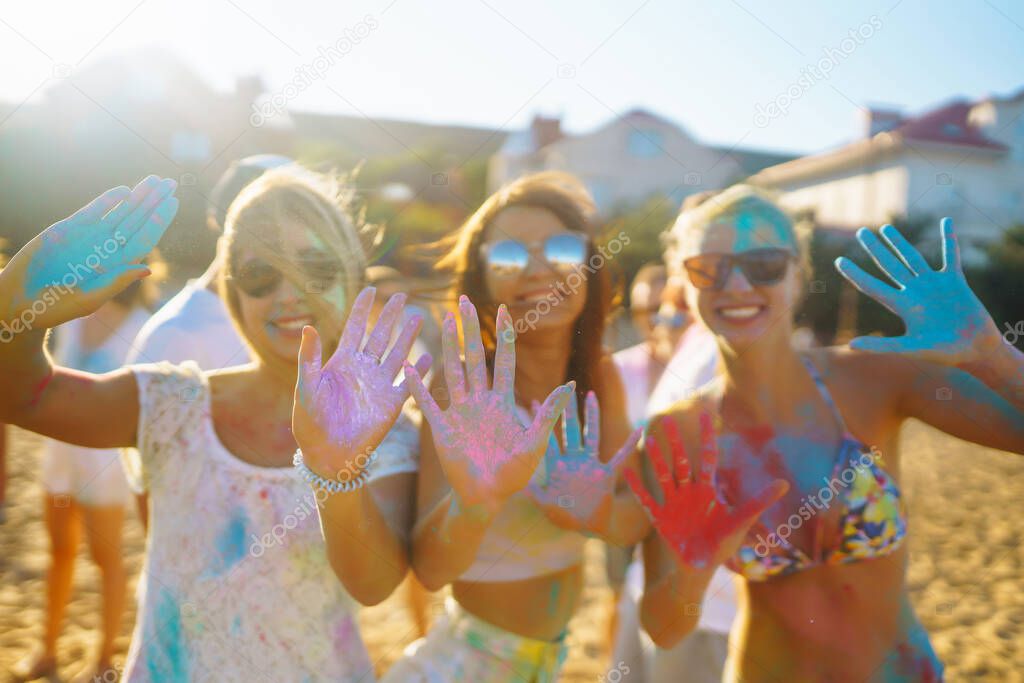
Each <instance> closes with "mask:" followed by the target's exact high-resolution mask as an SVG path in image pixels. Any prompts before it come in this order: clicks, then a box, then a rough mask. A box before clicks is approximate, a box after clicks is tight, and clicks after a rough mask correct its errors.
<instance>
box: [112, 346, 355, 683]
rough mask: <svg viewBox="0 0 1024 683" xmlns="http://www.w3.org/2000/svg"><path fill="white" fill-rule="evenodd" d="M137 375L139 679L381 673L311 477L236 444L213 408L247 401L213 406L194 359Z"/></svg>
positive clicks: (133, 655)
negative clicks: (332, 554)
mask: <svg viewBox="0 0 1024 683" xmlns="http://www.w3.org/2000/svg"><path fill="white" fill-rule="evenodd" d="M154 368H155V369H156V371H154ZM183 368H184V369H183ZM136 377H137V378H139V379H138V381H139V384H140V407H141V414H140V437H139V453H140V456H139V457H140V458H141V461H142V465H141V467H142V469H143V470H144V478H145V480H146V483H147V488H148V490H149V494H150V506H151V507H150V511H151V513H150V530H149V539H148V546H147V555H146V565H145V569H144V571H143V579H142V581H143V587H142V593H141V595H140V607H139V621H138V623H137V626H136V633H135V637H134V638H133V643H132V651H131V652H130V653H129V665H128V670H129V674H130V675H129V676H128V679H129V680H138V681H157V680H159V681H166V680H227V679H235V678H251V677H260V675H259V674H262V677H266V678H268V679H272V680H305V679H308V680H322V679H330V680H361V678H360V677H362V676H366V677H367V680H370V679H372V675H373V674H372V671H373V667H372V664H371V663H370V661H369V657H368V655H367V653H366V650H365V647H364V646H363V643H362V640H361V638H360V636H359V633H358V630H357V629H356V625H355V622H354V620H353V617H352V611H353V609H354V604H353V602H352V600H351V598H349V597H348V596H347V594H346V593H345V591H344V590H343V588H342V587H341V584H340V582H339V581H338V579H337V577H336V576H335V574H334V572H333V570H332V569H331V567H330V564H329V562H328V560H327V556H326V550H325V546H324V542H323V537H322V535H321V531H320V526H319V516H318V514H317V500H316V497H315V496H314V494H313V491H312V489H310V488H309V486H308V485H307V484H306V483H305V482H304V481H303V480H302V479H301V478H300V477H299V476H298V475H297V474H296V473H295V472H294V471H293V469H292V468H291V467H290V466H289V467H261V466H258V465H254V464H251V463H250V462H246V461H244V460H242V459H239V458H238V457H236V456H235V455H234V454H233V453H232V452H231V451H230V450H229V449H228V448H226V447H225V445H224V444H223V443H222V442H221V439H220V437H219V436H218V434H219V433H223V432H224V431H225V425H224V424H220V423H219V422H218V424H216V425H215V424H214V421H213V420H212V419H211V408H212V412H213V413H214V414H218V415H220V414H225V413H227V414H232V415H237V413H238V411H237V410H236V408H237V406H227V407H225V406H223V405H221V406H211V402H210V389H209V383H208V382H207V381H206V379H205V378H204V377H203V376H202V375H201V373H200V372H199V371H198V368H196V367H195V366H194V365H191V364H186V365H183V366H177V367H176V366H170V365H169V364H161V365H159V366H143V368H138V369H137V370H136ZM249 416H250V419H251V420H253V421H256V420H258V419H260V417H261V416H260V415H259V414H258V412H254V411H253V410H252V409H251V407H250V410H249ZM262 417H269V416H262ZM256 450H257V451H259V450H260V449H256ZM280 455H281V457H282V458H286V456H287V455H288V454H287V453H281V454H280ZM257 672H259V673H257Z"/></svg>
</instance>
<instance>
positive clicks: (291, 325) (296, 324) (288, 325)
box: [274, 318, 312, 330]
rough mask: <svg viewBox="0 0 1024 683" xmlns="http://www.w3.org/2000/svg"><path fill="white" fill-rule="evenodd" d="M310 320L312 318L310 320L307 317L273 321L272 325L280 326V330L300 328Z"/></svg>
mask: <svg viewBox="0 0 1024 683" xmlns="http://www.w3.org/2000/svg"><path fill="white" fill-rule="evenodd" d="M311 322H312V320H310V319H309V318H300V319H298V320H290V321H288V322H278V323H274V325H276V326H277V327H279V328H281V329H282V330H301V329H302V328H303V327H305V326H306V325H309V324H310V323H311Z"/></svg>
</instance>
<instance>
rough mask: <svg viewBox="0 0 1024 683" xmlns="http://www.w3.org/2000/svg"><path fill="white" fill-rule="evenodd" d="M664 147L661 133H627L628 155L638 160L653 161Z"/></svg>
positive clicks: (637, 131) (641, 131) (642, 131)
mask: <svg viewBox="0 0 1024 683" xmlns="http://www.w3.org/2000/svg"><path fill="white" fill-rule="evenodd" d="M664 146H665V141H664V137H663V136H662V134H661V131H658V130H653V129H650V128H648V129H646V130H644V129H639V128H637V129H633V130H631V131H629V143H628V149H629V153H630V154H631V155H633V156H635V157H638V158H640V159H653V158H655V157H657V156H658V155H660V154H661V153H662V148H663V147H664Z"/></svg>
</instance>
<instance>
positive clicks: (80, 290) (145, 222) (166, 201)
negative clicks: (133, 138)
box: [0, 176, 178, 332]
mask: <svg viewBox="0 0 1024 683" xmlns="http://www.w3.org/2000/svg"><path fill="white" fill-rule="evenodd" d="M176 186H177V185H176V183H175V182H174V181H173V180H170V179H163V180H161V179H160V178H157V177H156V176H149V177H147V178H146V179H144V180H143V181H141V182H140V183H139V184H138V185H136V186H135V188H134V189H132V190H129V189H128V188H127V187H123V186H122V187H115V188H113V189H111V190H107V191H106V192H104V193H103V194H101V195H100V196H99V197H97V198H96V199H94V200H93V201H92V202H90V203H89V204H88V205H86V206H85V207H83V208H81V209H79V210H78V211H77V212H75V213H74V214H73V215H71V216H69V217H68V218H65V219H64V220H62V221H59V222H57V223H54V224H53V225H51V226H50V227H49V228H47V229H46V230H44V231H43V232H41V233H40V234H39V235H37V236H36V237H35V239H33V240H32V241H31V242H29V243H28V244H27V245H25V247H24V248H23V249H21V251H19V252H18V253H17V254H16V255H15V256H14V258H13V259H12V260H11V262H10V264H8V266H7V267H6V268H5V269H4V270H3V271H2V273H0V315H2V316H3V317H2V319H0V320H2V321H3V322H7V324H8V326H10V327H12V329H14V328H24V329H39V330H42V329H47V328H51V327H56V326H57V325H59V324H61V323H64V322H67V321H69V320H72V319H74V318H78V317H81V316H84V315H87V314H89V313H92V312H93V311H95V310H96V309H97V308H99V307H100V306H101V305H102V304H103V303H104V302H105V301H107V300H108V299H110V298H111V297H112V296H114V295H115V294H117V293H118V292H119V291H121V290H122V289H124V288H125V287H127V286H128V285H129V284H131V283H132V282H133V281H135V280H138V279H140V278H143V277H146V276H147V275H148V274H149V269H148V268H147V267H146V266H145V265H143V264H141V263H140V261H142V259H143V258H145V256H146V255H147V254H148V253H149V252H150V251H152V250H153V248H154V247H155V246H156V244H157V242H159V241H160V237H161V236H163V234H164V231H165V230H167V227H168V226H169V225H170V224H171V220H172V219H173V218H174V215H175V213H177V211H178V200H177V199H176V198H175V197H174V196H173V193H174V189H175V187H176ZM14 331H15V332H19V331H22V330H21V329H14Z"/></svg>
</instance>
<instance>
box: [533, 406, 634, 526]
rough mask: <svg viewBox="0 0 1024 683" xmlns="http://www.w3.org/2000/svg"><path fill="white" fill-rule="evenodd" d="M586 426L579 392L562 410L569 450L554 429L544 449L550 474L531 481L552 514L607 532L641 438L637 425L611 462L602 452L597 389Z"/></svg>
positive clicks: (587, 408) (561, 521) (569, 522)
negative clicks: (628, 461) (619, 484)
mask: <svg viewBox="0 0 1024 683" xmlns="http://www.w3.org/2000/svg"><path fill="white" fill-rule="evenodd" d="M585 411H586V416H585V417H586V425H585V426H584V429H583V434H582V436H581V434H580V417H579V410H578V407H577V404H576V394H575V392H574V393H573V394H572V396H571V397H570V398H569V404H568V405H567V406H566V407H565V412H564V413H562V437H563V439H562V440H563V442H564V443H565V449H564V450H563V449H562V448H561V447H560V446H559V444H558V439H556V438H555V436H554V434H552V435H551V437H550V438H549V439H548V447H547V451H546V452H545V454H544V470H543V471H544V479H543V481H542V482H541V483H531V484H530V489H529V490H530V496H531V497H532V498H533V500H534V501H535V502H536V503H537V505H538V506H540V508H541V509H542V510H544V513H545V514H546V515H547V516H548V518H549V519H550V520H551V521H552V522H554V523H555V524H557V525H558V526H560V527H562V528H564V529H570V530H579V531H585V532H588V533H595V534H601V533H604V531H605V530H606V528H607V524H608V518H609V516H610V514H611V509H612V498H613V496H614V494H615V483H616V481H617V480H618V478H619V471H620V470H621V468H622V465H623V464H624V463H625V462H626V459H627V458H628V457H629V454H630V453H632V452H633V449H634V448H636V444H637V442H639V441H640V435H641V434H642V433H643V430H642V429H637V430H636V431H634V432H633V433H632V434H630V436H629V438H628V439H627V440H626V443H625V444H623V446H622V448H620V449H619V451H618V452H617V453H616V454H615V455H614V456H612V459H611V460H610V461H608V462H607V463H603V462H601V459H600V457H599V455H598V449H599V446H600V439H601V436H600V430H601V411H600V408H599V407H598V403H597V396H595V395H594V392H593V391H591V392H588V393H587V399H586V404H585Z"/></svg>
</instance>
